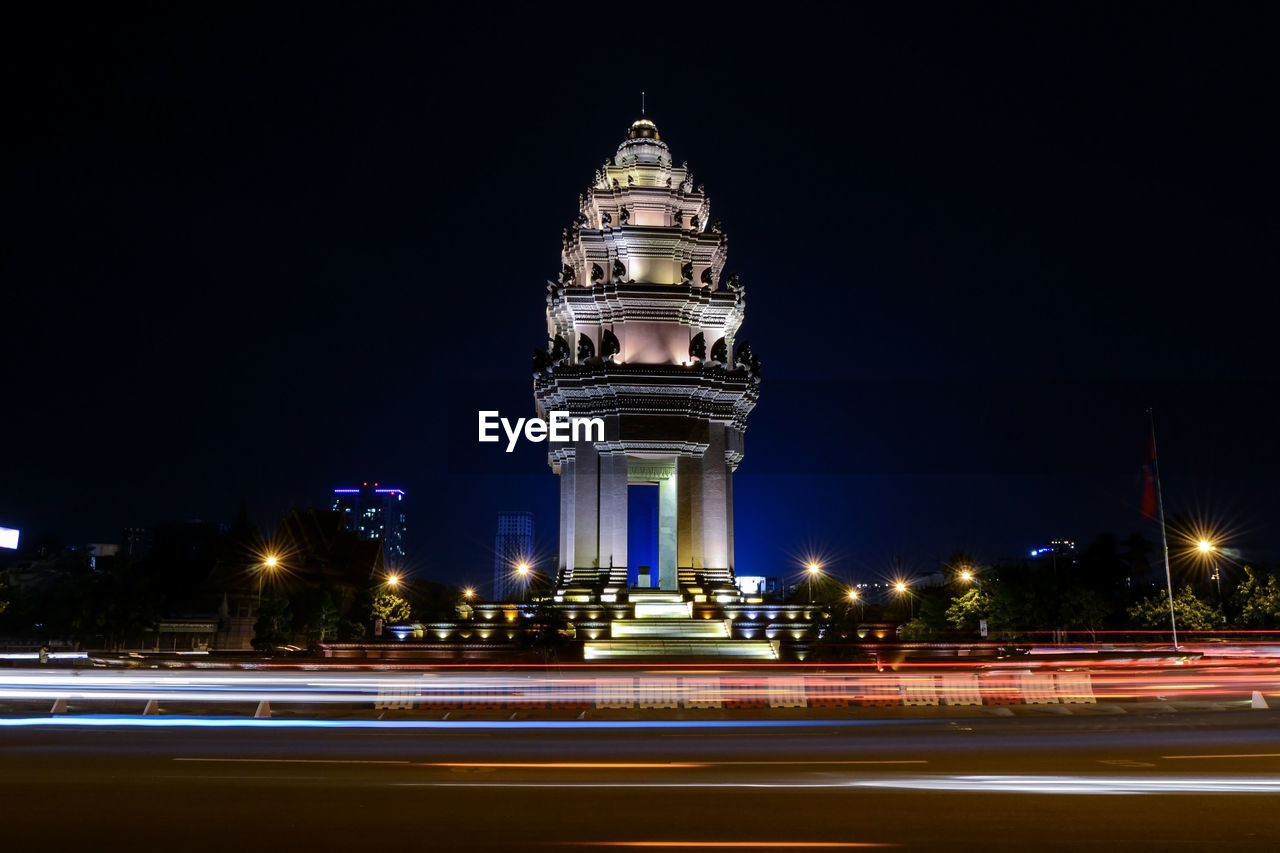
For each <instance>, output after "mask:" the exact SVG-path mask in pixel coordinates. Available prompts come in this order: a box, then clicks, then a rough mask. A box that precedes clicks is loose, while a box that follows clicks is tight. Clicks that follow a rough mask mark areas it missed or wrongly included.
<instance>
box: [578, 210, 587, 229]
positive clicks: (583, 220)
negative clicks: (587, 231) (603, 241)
mask: <svg viewBox="0 0 1280 853" xmlns="http://www.w3.org/2000/svg"><path fill="white" fill-rule="evenodd" d="M576 222H577V225H578V227H579V228H581V227H582V226H584V225H586V224H587V214H586V213H585V212H583V211H581V210H579V211H578V218H577V220H576Z"/></svg>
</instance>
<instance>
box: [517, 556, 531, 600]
mask: <svg viewBox="0 0 1280 853" xmlns="http://www.w3.org/2000/svg"><path fill="white" fill-rule="evenodd" d="M516 574H517V575H519V576H520V600H521V601H524V600H525V596H526V595H527V594H528V592H529V564H528V563H521V564H520V565H518V566H516Z"/></svg>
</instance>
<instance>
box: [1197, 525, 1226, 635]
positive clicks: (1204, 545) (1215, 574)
mask: <svg viewBox="0 0 1280 853" xmlns="http://www.w3.org/2000/svg"><path fill="white" fill-rule="evenodd" d="M1196 548H1197V549H1199V551H1200V554H1201V555H1202V556H1203V557H1204V559H1205V560H1206V561H1207V562H1208V565H1209V579H1210V580H1212V581H1214V582H1215V583H1216V584H1217V586H1218V607H1219V608H1221V607H1222V569H1221V567H1220V566H1219V565H1218V558H1217V557H1216V556H1213V557H1211V556H1210V555H1211V554H1213V553H1214V552H1215V551H1217V550H1218V547H1217V546H1216V545H1214V544H1213V543H1212V542H1210V541H1209V540H1208V539H1201V540H1200V541H1199V542H1197V543H1196ZM1222 621H1223V622H1225V621H1227V615H1226V614H1225V613H1223V614H1222Z"/></svg>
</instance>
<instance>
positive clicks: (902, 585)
mask: <svg viewBox="0 0 1280 853" xmlns="http://www.w3.org/2000/svg"><path fill="white" fill-rule="evenodd" d="M893 591H894V592H896V593H897V594H898V595H905V596H906V597H907V619H908V621H910V620H911V619H915V618H916V604H915V602H914V601H912V600H911V588H910V587H908V586H907V584H906V581H898V582H897V583H895V584H894V585H893Z"/></svg>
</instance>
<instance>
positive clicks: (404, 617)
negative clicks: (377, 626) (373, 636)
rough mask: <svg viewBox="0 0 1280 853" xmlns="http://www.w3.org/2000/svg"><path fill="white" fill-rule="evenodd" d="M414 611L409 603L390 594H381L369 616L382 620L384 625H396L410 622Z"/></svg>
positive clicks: (376, 598) (374, 600)
mask: <svg viewBox="0 0 1280 853" xmlns="http://www.w3.org/2000/svg"><path fill="white" fill-rule="evenodd" d="M412 613H413V609H412V608H411V607H410V606H409V602H407V601H405V600H404V599H403V598H401V597H400V596H398V595H396V594H394V593H390V592H380V593H378V594H377V595H376V596H374V599H373V606H372V607H371V608H370V610H369V614H370V615H371V616H372V617H373V618H374V619H381V620H382V624H384V625H395V624H398V623H401V622H408V621H409V617H410V616H411V615H412Z"/></svg>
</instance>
